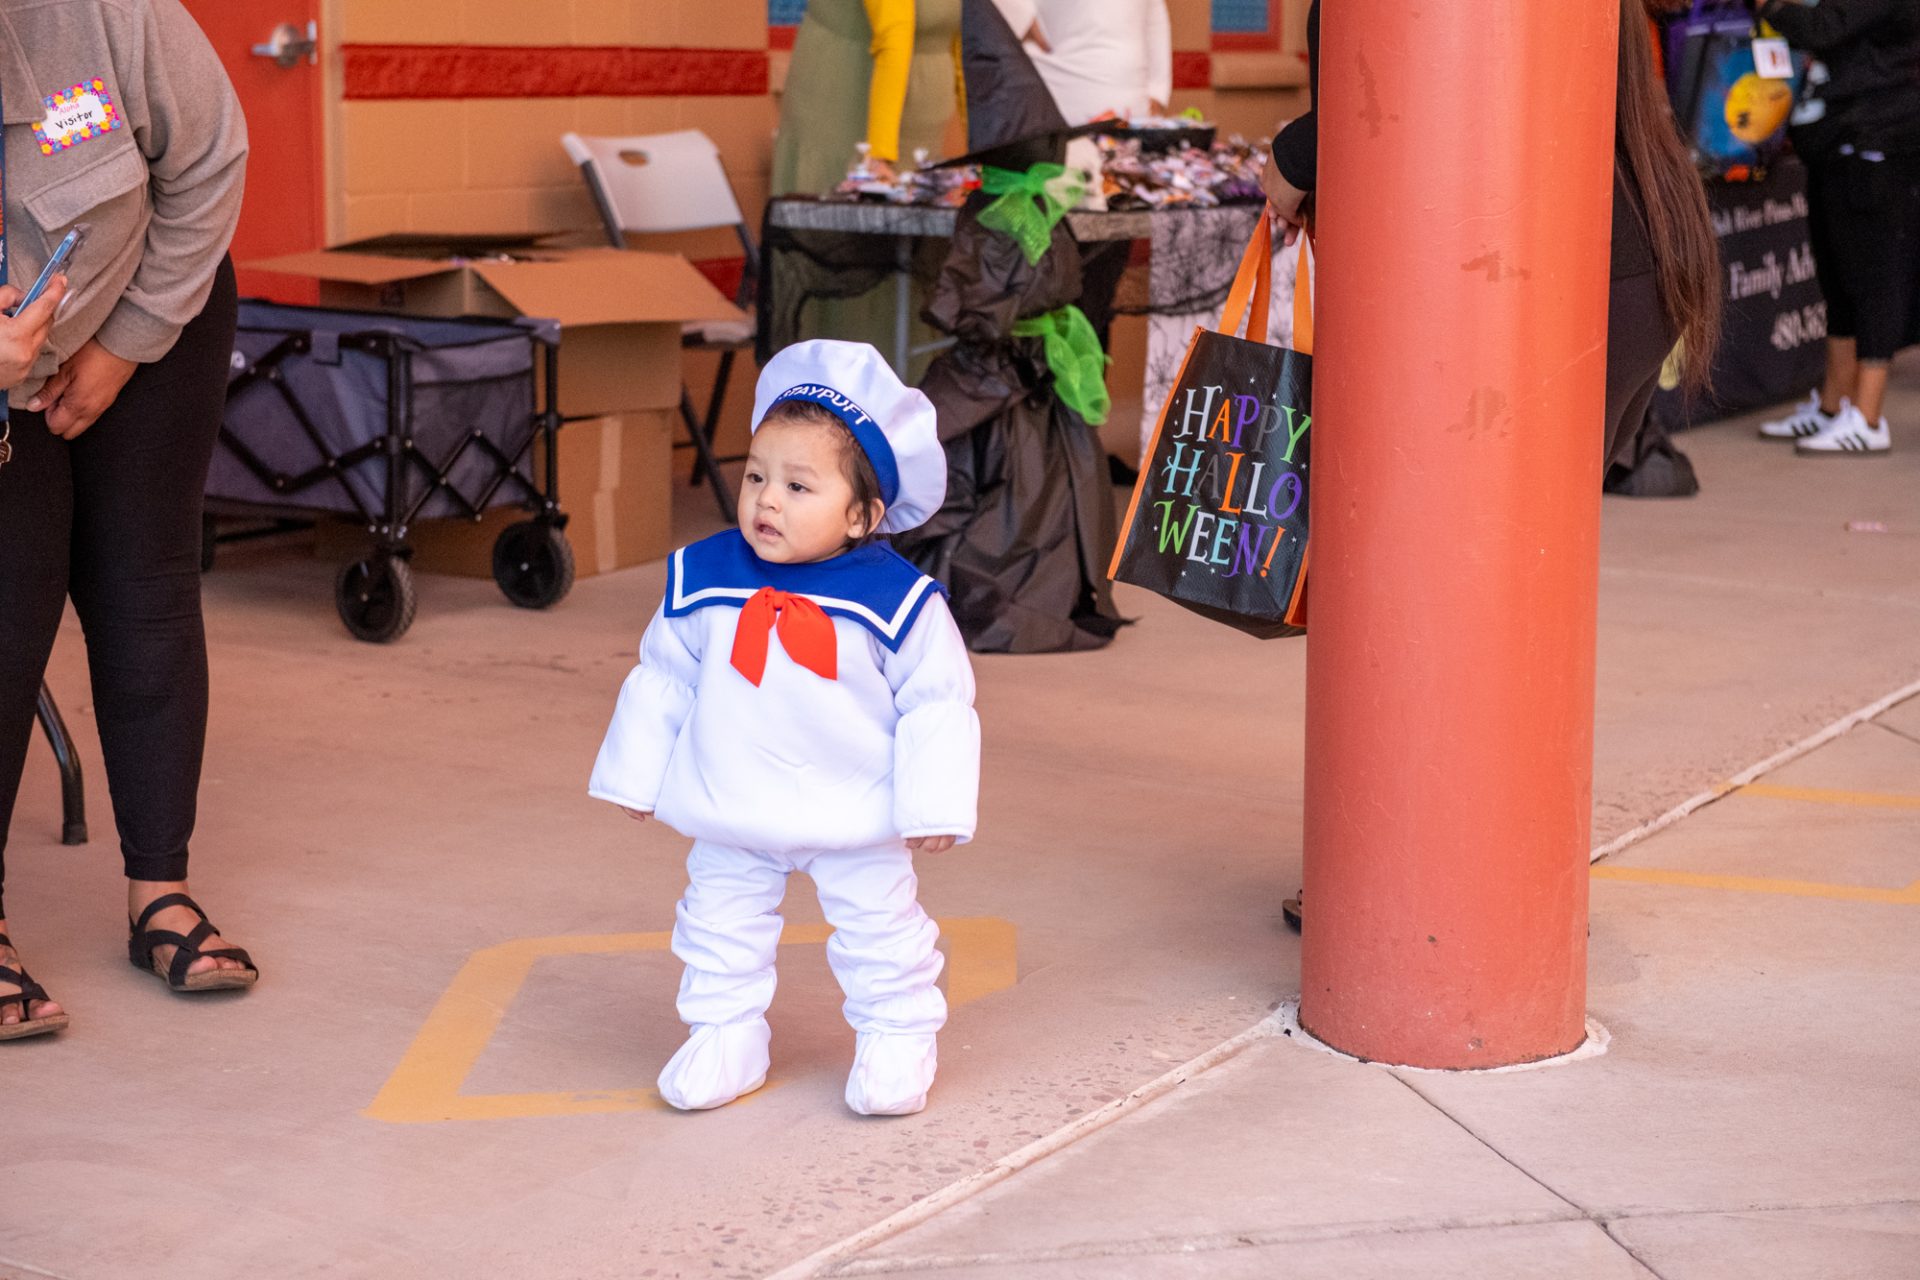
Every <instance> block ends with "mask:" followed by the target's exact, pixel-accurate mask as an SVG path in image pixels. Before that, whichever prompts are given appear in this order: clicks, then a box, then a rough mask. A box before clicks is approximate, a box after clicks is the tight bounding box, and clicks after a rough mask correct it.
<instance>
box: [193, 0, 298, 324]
mask: <svg viewBox="0 0 1920 1280" xmlns="http://www.w3.org/2000/svg"><path fill="white" fill-rule="evenodd" d="M185 4H186V7H187V11H188V12H190V13H191V14H192V15H193V16H194V19H195V20H196V21H197V22H199V24H200V28H201V30H203V31H205V32H206V33H207V38H208V39H209V40H211V41H212V42H213V47H214V49H215V50H216V51H218V52H219V54H220V61H221V62H222V63H224V64H225V65H226V68H227V75H228V76H229V77H231V78H232V80H233V87H234V88H235V89H236V90H237V91H238V92H239V94H240V105H241V106H242V107H243V108H244V109H245V111H246V113H247V137H248V141H249V144H250V146H251V147H252V151H251V154H250V155H249V156H248V158H247V196H246V202H245V203H244V204H242V205H241V207H240V229H239V231H238V232H237V233H236V234H235V236H234V240H233V260H234V262H236V263H244V262H253V261H257V260H259V259H261V258H271V257H274V256H277V255H279V254H283V253H299V252H302V251H304V250H308V249H318V248H321V247H322V246H323V245H324V244H325V242H326V206H325V191H326V187H325V170H324V167H323V164H322V158H321V157H322V142H321V136H322V128H323V121H322V117H321V108H322V103H321V84H322V79H321V68H320V67H319V66H318V65H316V64H315V61H314V59H313V57H312V56H311V54H310V53H309V51H308V49H307V47H305V45H304V42H306V41H308V40H309V39H310V38H311V33H312V32H313V31H314V29H315V28H314V27H313V26H312V25H311V24H313V23H315V22H316V21H317V20H318V18H319V8H320V4H319V0H185ZM283 24H284V28H283ZM276 31H278V36H276ZM266 46H271V47H273V48H276V49H278V50H279V56H278V57H275V56H274V55H273V54H271V53H268V52H265V51H264V49H262V51H261V52H256V49H257V48H262V47H266ZM283 64H284V65H283ZM240 292H241V294H242V295H243V296H251V297H260V298H273V299H275V300H277V301H281V302H313V301H315V300H316V299H317V298H318V296H319V286H318V285H317V284H315V283H314V282H312V281H300V280H296V279H290V278H289V277H287V276H277V275H264V274H260V273H256V272H252V271H247V270H244V269H242V270H241V272H240Z"/></svg>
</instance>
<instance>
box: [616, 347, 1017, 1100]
mask: <svg viewBox="0 0 1920 1280" xmlns="http://www.w3.org/2000/svg"><path fill="white" fill-rule="evenodd" d="M793 400H803V401H807V402H810V403H813V404H817V405H821V406H823V407H825V408H826V409H828V410H830V411H831V412H832V413H833V414H834V416H835V417H837V418H839V419H840V421H841V422H843V423H844V424H845V425H846V427H847V429H848V430H849V431H851V432H852V433H853V436H854V438H855V440H856V441H858V443H859V445H860V448H861V449H862V450H863V451H864V452H865V454H866V456H867V457H868V459H869V460H871V462H872V463H873V468H874V472H875V474H876V475H877V476H878V478H879V480H880V489H881V496H882V499H883V501H884V502H885V504H886V512H885V518H884V519H883V520H882V522H881V525H880V532H882V533H897V532H900V531H901V530H905V529H911V528H913V527H915V526H916V525H919V524H921V523H923V522H924V521H926V520H927V519H928V518H929V517H930V516H932V515H933V513H934V512H935V511H937V510H938V509H939V507H940V505H941V503H942V501H943V500H944V499H945V496H946V470H947V468H946V457H945V454H944V453H943V452H942V450H941V446H940V441H939V438H938V436H937V434H936V432H935V429H934V425H935V424H934V409H933V405H932V403H931V402H930V401H929V400H928V399H927V398H926V396H924V395H922V394H921V393H920V392H919V391H917V390H914V389H912V388H910V387H907V386H905V385H903V384H902V383H901V382H900V380H899V379H898V378H896V377H895V376H894V374H893V371H892V370H891V369H890V368H888V367H887V365H886V363H885V361H883V360H882V359H881V358H880V355H879V353H878V352H876V351H875V350H874V349H873V348H872V347H870V346H867V345H865V344H861V343H846V342H805V343H800V344H798V345H795V346H792V347H788V348H787V349H786V350H784V351H782V352H781V353H780V354H779V355H777V356H775V357H774V358H773V360H772V361H770V362H769V363H768V365H767V367H766V370H765V371H764V372H763V373H762V374H761V376H760V382H759V389H758V393H757V395H756V397H755V406H754V415H753V421H754V430H755V431H756V432H757V431H758V430H759V427H760V424H761V423H762V422H763V421H764V420H765V419H766V417H767V414H768V412H769V410H771V409H772V408H773V407H774V406H775V405H778V404H781V403H783V402H786V401H793ZM776 636H777V640H778V642H777V643H775V637H776ZM973 692H974V686H973V671H972V668H971V666H970V665H969V663H968V661H967V649H966V644H965V642H964V641H963V640H962V639H961V637H960V632H959V629H958V628H957V627H956V626H955V625H954V621H953V616H952V614H950V613H949V612H948V610H947V604H946V598H945V594H944V592H943V590H942V588H941V587H940V585H939V584H938V583H937V582H935V581H934V580H933V579H931V578H929V577H927V576H925V575H924V574H922V573H921V572H920V571H919V570H917V569H915V568H914V567H913V566H912V565H910V564H908V563H907V562H906V561H905V560H903V559H902V558H901V557H900V556H898V555H896V554H895V553H894V552H893V551H892V550H891V549H890V548H888V547H885V546H881V545H869V546H865V547H860V548H857V549H855V550H851V551H847V552H844V553H842V554H840V555H837V556H834V557H832V558H831V559H827V560H824V561H818V562H814V563H808V564H772V563H769V562H767V561H763V560H761V559H760V558H759V557H758V556H756V555H755V554H754V552H753V550H752V549H751V547H750V546H749V544H748V542H747V540H746V538H745V537H744V536H743V535H742V534H741V532H740V531H739V530H737V529H734V530H729V531H727V532H726V533H722V534H718V535H715V536H714V537H711V538H708V539H706V540H705V541H702V542H697V543H694V544H693V545H692V546H689V547H683V548H682V549H680V550H679V551H677V552H675V553H674V555H673V558H672V560H671V561H670V562H669V565H668V575H667V590H666V599H665V601H664V602H663V603H662V604H661V606H660V609H659V612H657V613H656V614H655V615H654V618H653V621H652V623H651V624H650V625H649V626H648V628H647V631H646V635H645V637H644V638H643V639H642V640H641V643H640V665H639V666H637V667H635V668H634V670H633V673H632V674H631V675H629V676H628V677H627V681H626V684H625V685H624V686H623V687H622V689H621V691H620V700H619V704H618V707H617V708H616V710H615V711H614V716H613V725H612V727H611V728H610V729H609V730H608V731H607V737H606V742H605V743H604V744H603V745H602V747H601V748H600V758H599V760H598V761H597V762H596V764H595V765H594V770H593V780H592V782H591V784H590V786H589V791H590V793H591V794H592V795H594V796H596V797H598V798H600V799H602V800H610V801H612V802H613V803H615V804H618V805H622V806H625V807H626V808H629V809H636V810H642V811H650V812H652V813H653V814H654V815H655V816H656V817H658V818H659V819H660V820H661V821H662V822H665V823H666V824H667V825H668V826H671V827H672V828H674V829H675V830H676V831H678V832H680V833H681V834H682V835H685V836H689V837H691V838H692V839H693V840H694V846H693V851H692V853H691V854H690V855H689V857H688V859H687V874H688V879H689V882H690V883H689V885H688V888H687V893H686V896H685V897H684V898H683V899H681V901H680V905H679V909H678V911H677V913H676V916H675V922H674V930H673V952H674V954H675V955H677V956H679V957H680V959H681V960H683V961H685V962H686V966H687V968H686V974H685V976H684V978H683V979H682V981H681V984H680V999H679V1011H680V1017H681V1019H682V1020H683V1021H685V1022H686V1024H687V1025H688V1027H689V1028H690V1034H689V1037H688V1039H687V1042H686V1044H685V1045H683V1046H682V1047H681V1049H680V1051H679V1052H678V1053H676V1054H675V1055H674V1057H673V1060H672V1061H671V1062H669V1063H668V1064H667V1066H666V1069H665V1070H664V1071H662V1072H661V1074H660V1094H661V1096H662V1097H663V1098H665V1099H666V1100H667V1101H668V1102H669V1103H671V1104H672V1105H674V1106H676V1107H679V1108H680V1109H682V1110H690V1111H691V1110H703V1109H706V1108H709V1107H717V1106H721V1105H723V1104H725V1103H727V1102H731V1101H732V1100H733V1099H735V1098H737V1097H739V1096H740V1095H742V1094H744V1093H750V1092H752V1091H753V1090H754V1089H757V1088H759V1087H760V1086H761V1084H763V1083H764V1082H765V1080H766V1074H767V1066H768V1053H767V1046H768V1041H769V1038H770V1034H771V1033H770V1031H769V1029H768V1027H767V1022H766V1017H765V1014H766V1011H767V1006H768V1005H769V1004H770V1003H771V1002H772V1000H773V990H774V954H775V950H776V948H777V946H778V944H779V941H780V930H781V918H780V916H779V914H778V912H777V908H778V907H779V905H780V900H781V898H782V897H783V896H784V895H785V892H786V882H787V877H788V876H789V875H791V874H792V873H793V872H795V871H804V872H806V873H807V874H808V875H809V876H811V877H812V879H813V882H814V884H815V886H816V887H817V888H818V890H819V893H820V906H821V910H822V911H823V912H824V913H825V915H826V917H827V920H828V922H829V923H830V924H832V925H833V927H834V934H833V937H832V939H831V940H830V941H829V942H828V943H827V958H828V960H829V962H830V963H831V965H832V967H833V972H834V976H835V977H837V978H838V979H839V981H840V985H841V987H842V988H843V989H844V990H845V992H846V996H847V999H846V1005H845V1012H846V1017H847V1021H848V1022H849V1023H851V1024H852V1025H853V1029H854V1030H855V1032H857V1033H858V1043H857V1048H856V1051H855V1057H854V1066H853V1074H852V1075H851V1077H850V1078H849V1079H848V1081H847V1093H846V1098H847V1105H848V1106H849V1107H851V1108H852V1109H853V1110H855V1111H857V1112H860V1113H861V1114H863V1115H908V1114H911V1113H913V1112H916V1111H919V1110H921V1109H922V1108H923V1107H924V1106H925V1105H926V1096H927V1090H928V1088H929V1087H930V1086H931V1085H932V1083H933V1076H934V1068H935V1060H936V1059H935V1049H934V1034H935V1033H936V1032H937V1031H939V1030H940V1028H941V1026H942V1025H943V1024H944V1023H945V1022H946V1015H947V1009H946V999H945V997H944V996H943V995H942V994H941V993H940V990H939V988H938V987H936V986H935V985H934V984H935V982H936V980H937V979H938V977H939V975H940V969H941V964H942V958H941V956H940V954H939V952H938V951H936V950H935V949H934V944H935V942H936V941H937V940H938V937H939V930H938V928H937V927H936V926H935V925H934V923H933V921H932V920H930V919H928V918H927V914H926V913H925V912H924V911H922V910H921V909H920V904H919V902H918V901H917V900H916V898H915V890H916V888H917V882H916V880H915V877H914V870H913V857H912V854H911V853H910V852H909V850H908V849H907V846H906V843H905V842H906V841H907V840H909V839H914V838H916V837H920V836H937V835H951V836H954V837H957V839H958V840H960V841H962V842H964V841H966V840H969V839H971V838H972V836H973V829H974V821H975V809H976V802H977V797H978V792H979V774H980V723H979V720H978V718H977V717H976V716H975V714H974V710H973Z"/></svg>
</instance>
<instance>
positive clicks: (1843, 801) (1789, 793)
mask: <svg viewBox="0 0 1920 1280" xmlns="http://www.w3.org/2000/svg"><path fill="white" fill-rule="evenodd" d="M1740 794H1741V795H1743V796H1758V797H1760V798H1762V799H1766V800H1804V801H1807V802H1808V803H1810V804H1840V805H1852V806H1855V807H1857V808H1863V809H1920V796H1905V795H1899V794H1896V793H1893V792H1887V791H1828V790H1825V789H1823V788H1820V787H1778V786H1774V785H1773V784H1772V783H1768V782H1756V783H1753V784H1752V785H1751V786H1746V787H1742V788H1740Z"/></svg>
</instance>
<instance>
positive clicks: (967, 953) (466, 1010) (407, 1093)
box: [361, 918, 1019, 1124]
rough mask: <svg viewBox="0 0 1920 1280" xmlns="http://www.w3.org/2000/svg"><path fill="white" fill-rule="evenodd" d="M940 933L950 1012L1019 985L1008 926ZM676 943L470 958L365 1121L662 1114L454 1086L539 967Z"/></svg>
mask: <svg viewBox="0 0 1920 1280" xmlns="http://www.w3.org/2000/svg"><path fill="white" fill-rule="evenodd" d="M940 934H941V939H942V941H943V942H944V944H945V947H946V952H947V1003H948V1005H949V1006H950V1007H953V1008H959V1007H960V1006H962V1005H965V1004H970V1003H972V1002H973V1001H975V1000H979V999H982V998H984V997H986V996H990V995H992V994H994V993H995V992H996V991H1004V990H1006V989H1007V988H1008V987H1011V986H1012V985H1013V984H1014V983H1015V982H1016V981H1018V979H1019V964H1018V940H1019V931H1018V930H1017V929H1016V928H1015V927H1014V925H1013V924H1012V923H1011V922H1009V921H1006V920H998V919H992V918H980V919H964V920H947V921H942V922H941V925H940ZM832 936H833V929H832V927H831V926H829V925H824V924H798V925H794V924H790V925H788V926H787V927H786V928H785V929H784V930H783V931H782V932H781V935H780V945H781V946H783V947H794V946H822V945H824V944H825V943H826V941H827V939H828V938H830V937H832ZM672 940H673V935H672V934H671V933H606V934H579V935H569V936H563V937H553V938H516V939H514V940H513V941H511V942H503V943H500V944H499V945H498V946H492V947H487V948H485V949H484V950H481V951H476V952H474V953H473V955H472V956H470V957H468V959H467V963H466V964H465V965H463V966H462V967H461V969H460V972H459V973H457V974H455V975H454V978H453V981H452V983H450V984H449V985H448V987H447V989H446V991H445V992H444V993H442V995H441V997H440V1000H439V1003H437V1004H436V1005H434V1007H433V1012H431V1013H429V1014H428V1015H427V1020H426V1022H425V1024H424V1025H422V1026H421V1028H420V1032H419V1034H418V1035H416V1036H415V1037H414V1039H413V1044H412V1045H410V1046H409V1047H408V1049H407V1052H406V1053H405V1055H403V1056H402V1057H401V1059H400V1065H399V1066H397V1067H395V1068H394V1070H393V1074H392V1075H390V1076H388V1077H387V1082H386V1084H385V1085H383V1086H382V1087H381V1089H380V1092H379V1094H378V1095H377V1096H376V1097H375V1098H374V1100H373V1103H372V1105H370V1106H369V1107H368V1108H367V1109H366V1110H365V1111H364V1112H362V1113H361V1114H362V1115H365V1116H367V1117H368V1118H370V1119H374V1120H385V1121H388V1122H389V1123H392V1124H429V1123H434V1122H436V1121H442V1120H509V1119H528V1118H537V1117H547V1116H583V1115H599V1114H605V1113H607V1112H615V1111H653V1110H665V1109H667V1104H666V1103H664V1102H662V1101H661V1100H660V1095H659V1094H658V1093H657V1092H655V1091H654V1090H653V1089H652V1088H644V1089H603V1090H594V1091H589V1092H580V1091H567V1092H557V1093H495V1094H463V1093H461V1092H460V1089H461V1086H462V1085H464V1084H465V1083H466V1079H467V1075H468V1073H469V1072H471V1071H472V1070H473V1067H474V1064H475V1063H477V1062H478V1061H479V1060H480V1055H481V1054H483V1053H485V1052H486V1048H487V1045H488V1043H489V1042H490V1041H491V1040H492V1039H493V1036H494V1033H495V1032H497V1031H498V1030H499V1029H500V1023H501V1020H502V1019H503V1018H505V1016H506V1012H507V1010H508V1008H510V1007H511V1006H512V1004H513V999H514V997H515V996H516V995H518V994H519V991H520V988H521V986H523V985H524V984H525V982H526V980H527V975H528V974H529V973H531V972H532V971H533V966H534V963H535V962H536V961H538V960H541V959H544V958H546V957H550V956H579V955H619V954H623V953H628V952H635V951H666V950H668V949H669V947H670V945H671V943H672ZM779 1084H780V1081H779V1080H778V1078H774V1079H770V1080H769V1081H768V1082H767V1085H766V1089H774V1088H778V1087H779ZM766 1089H763V1090H761V1092H762V1093H764V1092H766ZM755 1096H757V1095H755ZM743 1101H750V1099H744V1100H743Z"/></svg>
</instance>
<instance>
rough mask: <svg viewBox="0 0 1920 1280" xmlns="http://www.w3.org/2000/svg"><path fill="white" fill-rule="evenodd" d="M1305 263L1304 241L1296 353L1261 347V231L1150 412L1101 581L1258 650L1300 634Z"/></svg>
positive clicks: (1308, 336)
mask: <svg viewBox="0 0 1920 1280" xmlns="http://www.w3.org/2000/svg"><path fill="white" fill-rule="evenodd" d="M1312 261H1313V257H1312V250H1311V248H1310V246H1309V245H1308V244H1307V243H1306V242H1305V241H1304V240H1303V241H1302V243H1301V250H1300V273H1299V284H1298V286H1297V287H1296V289H1295V290H1294V301H1293V325H1294V329H1293V332H1294V346H1293V348H1292V349H1291V350H1289V349H1287V348H1285V347H1274V346H1268V345H1267V341H1266V338H1267V312H1268V307H1269V297H1270V294H1271V290H1272V286H1273V233H1272V230H1271V229H1270V227H1269V226H1268V222H1267V219H1266V218H1265V217H1262V218H1261V219H1260V225H1259V227H1258V229H1257V230H1256V231H1255V232H1254V236H1253V243H1251V244H1249V245H1248V246H1247V252H1246V256H1245V257H1244V258H1242V259H1241V261H1240V271H1239V274H1238V275H1236V276H1235V278H1234V282H1233V288H1232V290H1231V291H1230V292H1229V293H1228V294H1227V305H1226V309H1225V310H1224V311H1223V312H1222V314H1221V316H1220V328H1219V330H1218V331H1215V330H1211V329H1199V330H1196V331H1195V333H1194V338H1193V342H1192V344H1191V345H1190V346H1189V347H1188V348H1187V359H1186V363H1185V364H1184V365H1183V366H1182V367H1181V370H1180V376H1179V378H1178V379H1177V380H1176V381H1175V382H1174V386H1173V394H1172V395H1171V396H1169V397H1168V399H1167V403H1166V405H1165V406H1164V407H1163V408H1162V409H1161V410H1160V423H1159V425H1158V426H1157V427H1156V428H1155V430H1154V436H1153V443H1152V444H1151V445H1150V446H1149V448H1148V450H1147V455H1146V457H1144V458H1143V459H1142V460H1141V464H1140V479H1139V481H1138V483H1136V484H1135V486H1134V490H1133V501H1132V503H1131V505H1129V507H1128V508H1127V520H1126V526H1125V528H1124V529H1123V530H1122V533H1121V537H1120V545H1119V547H1118V548H1117V549H1116V550H1115V552H1114V557H1113V565H1112V567H1111V568H1110V569H1109V570H1108V576H1109V577H1111V578H1112V579H1114V580H1115V581H1116V582H1130V583H1132V584H1133V585H1135V586H1138V587H1146V588H1147V589H1148V590H1150V591H1157V592H1159V593H1160V594H1161V595H1163V596H1166V597H1167V598H1168V599H1170V600H1173V601H1176V602H1177V603H1179V604H1182V605H1185V606H1186V607H1187V608H1189V609H1192V610H1194V611H1195V612H1196V613H1200V614H1204V615H1205V616H1207V617H1209V618H1213V619H1214V620H1215V621H1218V622H1224V623H1226V624H1227V625H1228V626H1230V627H1236V628H1238V629H1239V630H1241V631H1244V632H1246V633H1247V634H1249V635H1253V636H1258V637H1259V638H1261V639H1263V640H1271V639H1278V638H1279V637H1281V636H1295V635H1299V634H1301V633H1302V632H1303V631H1304V630H1305V629H1306V620H1307V619H1306V574H1307V460H1308V455H1309V446H1310V443H1311V442H1310V437H1311V434H1312V428H1313V417H1312V411H1311V406H1312V399H1311V393H1312V384H1313V354H1312V353H1313V297H1312V292H1313V290H1312ZM1249 311H1250V312H1251V314H1249ZM1243 320H1245V322H1246V325H1247V336H1246V337H1245V338H1239V337H1235V336H1234V335H1235V334H1236V333H1237V332H1238V331H1239V329H1240V325H1241V322H1242V321H1243Z"/></svg>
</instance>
